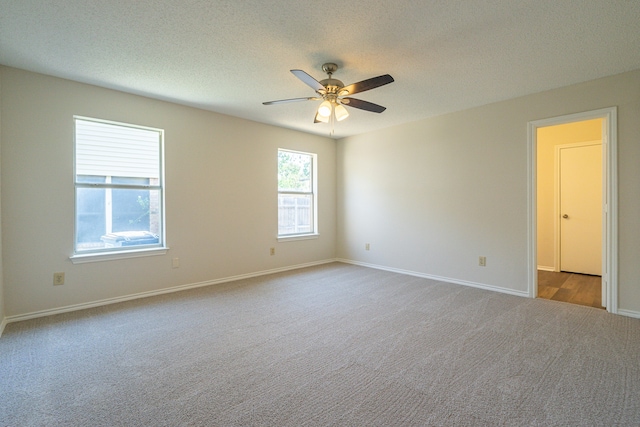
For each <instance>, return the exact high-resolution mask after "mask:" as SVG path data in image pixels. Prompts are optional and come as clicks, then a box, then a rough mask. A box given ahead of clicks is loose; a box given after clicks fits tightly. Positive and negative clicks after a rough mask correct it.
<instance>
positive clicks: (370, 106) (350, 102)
mask: <svg viewBox="0 0 640 427" xmlns="http://www.w3.org/2000/svg"><path fill="white" fill-rule="evenodd" d="M344 101H347V102H344ZM341 102H342V104H344V105H346V106H348V107H353V108H359V109H361V110H365V111H371V112H372V113H382V112H383V111H384V110H386V109H387V107H383V106H382V105H378V104H374V103H373V102H368V101H363V100H362V99H356V98H342V99H341Z"/></svg>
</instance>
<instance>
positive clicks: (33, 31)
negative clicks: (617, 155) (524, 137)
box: [0, 0, 640, 138]
mask: <svg viewBox="0 0 640 427" xmlns="http://www.w3.org/2000/svg"><path fill="white" fill-rule="evenodd" d="M325 62H336V63H337V64H338V65H339V66H340V67H341V68H340V69H339V70H338V71H337V73H336V74H335V75H334V77H335V78H337V79H340V80H342V81H343V82H344V83H345V84H350V83H353V82H356V81H360V80H363V79H367V78H370V77H374V76H378V75H381V74H387V73H388V74H391V75H392V76H393V77H394V78H395V82H394V83H392V84H389V85H386V86H383V87H380V88H377V89H374V90H371V91H368V92H363V93H360V94H358V95H357V96H356V97H357V98H360V99H363V100H366V101H370V102H375V103H377V104H381V105H384V106H386V107H387V110H386V111H385V112H383V113H382V114H375V113H369V112H365V111H361V110H356V109H353V108H351V109H350V110H349V111H350V113H351V117H349V118H348V119H347V120H345V121H343V122H340V123H337V124H336V127H335V134H334V135H333V136H334V137H336V138H339V137H344V136H348V135H354V134H358V133H362V132H367V131H372V130H375V129H380V128H384V127H389V126H393V125H397V124H401V123H405V122H409V121H415V120H419V119H422V118H426V117H431V116H435V115H440V114H444V113H447V112H452V111H458V110H462V109H466V108H470V107H474V106H478V105H483V104H487V103H490V102H495V101H499V100H503V99H509V98H514V97H517V96H521V95H525V94H529V93H535V92H540V91H544V90H547V89H552V88H556V87H561V86H565V85H569V84H572V83H578V82H582V81H586V80H591V79H595V78H598V77H603V76H608V75H612V74H617V73H621V72H625V71H629V70H634V69H639V68H640V1H635V0H582V1H574V0H518V1H513V0H447V1H418V0H396V1H394V2H390V1H388V0H385V1H380V0H370V1H362V0H359V1H356V0H341V1H334V0H325V1H323V2H316V1H313V2H312V1H308V0H278V1H264V0H261V1H256V0H251V1H248V0H247V1H245V0H231V1H230V0H209V1H207V0H136V1H130V0H100V1H97V0H96V1H91V2H89V1H87V0H20V1H16V0H0V64H3V65H8V66H12V67H17V68H22V69H25V70H30V71H35V72H40V73H44V74H50V75H53V76H58V77H63V78H67V79H71V80H76V81H80V82H86V83H91V84H95V85H98V86H104V87H108V88H114V89H118V90H122V91H126V92H131V93H136V94H141V95H145V96H149V97H153V98H158V99H163V100H169V101H173V102H177V103H180V104H185V105H191V106H195V107H200V108H203V109H207V110H211V111H216V112H220V113H224V114H230V115H233V116H238V117H243V118H246V119H250V120H255V121H258V122H263V123H269V124H273V125H276V126H282V127H287V128H292V129H297V130H301V131H304V132H310V133H316V134H320V135H325V136H327V135H328V134H329V126H328V125H326V124H313V116H314V111H315V109H316V107H317V105H318V103H317V102H311V101H307V102H302V103H291V104H281V105H272V106H264V105H262V102H263V101H270V100H276V99H283V98H296V97H306V96H313V95H314V93H313V90H312V89H311V88H309V87H308V86H305V85H304V84H303V83H302V82H301V81H299V80H298V79H297V78H296V77H295V76H293V75H292V74H291V73H290V72H289V70H290V69H294V68H298V69H302V70H305V71H306V72H307V73H309V74H311V75H312V76H314V77H315V78H316V79H318V80H321V79H323V78H325V77H326V76H325V75H324V74H323V72H322V71H321V66H322V64H323V63H325Z"/></svg>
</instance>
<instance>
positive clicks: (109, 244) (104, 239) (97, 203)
mask: <svg viewBox="0 0 640 427" xmlns="http://www.w3.org/2000/svg"><path fill="white" fill-rule="evenodd" d="M74 121H75V151H74V160H75V162H74V165H75V192H76V209H75V212H76V218H75V220H76V227H75V252H76V254H82V253H91V252H114V251H123V250H133V249H138V250H139V249H145V248H157V247H163V246H164V222H163V219H164V212H163V210H164V203H163V195H164V191H163V158H162V155H163V136H164V132H163V130H161V129H153V128H147V127H142V126H135V125H130V124H124V123H114V122H108V121H103V120H98V119H91V118H86V117H75V118H74Z"/></svg>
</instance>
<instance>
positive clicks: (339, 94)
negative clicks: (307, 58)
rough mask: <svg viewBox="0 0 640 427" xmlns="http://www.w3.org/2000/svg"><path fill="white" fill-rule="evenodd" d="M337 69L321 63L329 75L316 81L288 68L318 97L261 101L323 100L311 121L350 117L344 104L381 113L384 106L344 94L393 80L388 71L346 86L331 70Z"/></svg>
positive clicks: (364, 89) (300, 71)
mask: <svg viewBox="0 0 640 427" xmlns="http://www.w3.org/2000/svg"><path fill="white" fill-rule="evenodd" d="M337 69H338V65H337V64H334V63H333V62H327V63H326V64H324V65H322V71H324V72H325V73H327V75H328V78H326V79H324V80H321V81H317V80H316V79H314V78H313V77H311V76H310V75H309V74H307V73H305V72H304V71H302V70H291V73H293V75H294V76H296V77H297V78H299V79H300V80H301V81H302V82H303V83H305V84H306V85H307V86H309V87H311V88H312V89H313V90H314V91H315V92H316V93H317V94H318V95H319V97H307V98H292V99H281V100H278V101H268V102H263V104H264V105H274V104H283V103H287V102H298V101H320V100H322V103H321V104H320V106H319V107H318V110H317V111H316V115H315V118H314V120H313V122H314V123H329V122H331V123H333V122H334V120H335V121H339V122H340V121H342V120H344V119H346V118H347V117H349V112H348V111H347V109H346V108H345V107H344V106H345V105H347V106H349V107H353V108H358V109H360V110H365V111H370V112H373V113H382V112H383V111H384V110H385V109H386V108H385V107H383V106H381V105H377V104H374V103H372V102H368V101H363V100H361V99H356V98H348V97H347V95H353V94H356V93H360V92H364V91H366V90H371V89H375V88H377V87H380V86H383V85H386V84H389V83H392V82H393V77H391V76H390V75H389V74H384V75H382V76H378V77H373V78H370V79H367V80H363V81H361V82H357V83H353V84H350V85H349V86H345V85H344V83H342V82H341V81H340V80H338V79H334V78H333V77H332V76H333V73H334V72H336V70H337Z"/></svg>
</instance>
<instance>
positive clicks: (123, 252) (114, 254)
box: [69, 115, 169, 264]
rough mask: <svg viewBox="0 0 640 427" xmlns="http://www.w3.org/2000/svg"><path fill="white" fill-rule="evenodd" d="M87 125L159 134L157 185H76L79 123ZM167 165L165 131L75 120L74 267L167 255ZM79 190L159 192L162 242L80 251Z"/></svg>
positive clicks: (102, 120)
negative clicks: (80, 264) (92, 123)
mask: <svg viewBox="0 0 640 427" xmlns="http://www.w3.org/2000/svg"><path fill="white" fill-rule="evenodd" d="M78 120H81V121H87V122H95V123H103V124H108V125H114V126H120V127H128V128H132V129H141V130H147V131H152V132H157V133H158V139H159V144H158V145H159V146H158V156H159V158H158V163H159V164H158V167H159V177H158V184H157V185H156V184H153V185H151V184H146V185H145V184H142V185H135V184H112V183H82V182H78V181H77V173H76V170H77V169H76V168H77V164H76V163H77V153H76V149H77V142H76V137H77V126H76V124H77V121H78ZM164 175H165V163H164V129H159V128H154V127H149V126H141V125H135V124H131V123H123V122H117V121H112V120H104V119H97V118H94V117H86V116H79V115H74V116H73V177H72V179H73V186H74V217H73V219H74V226H73V252H72V255H71V256H70V257H69V259H70V260H71V262H72V263H74V264H78V263H86V262H94V261H109V260H114V259H124V258H137V257H145V256H154V255H164V254H166V252H167V250H168V249H169V247H168V246H167V244H166V242H167V235H166V206H165V182H164V180H165V177H164ZM79 188H104V189H145V190H158V193H159V198H160V200H159V209H160V225H159V229H160V236H159V237H160V239H159V242H158V243H156V244H151V245H140V246H128V247H125V248H124V249H118V248H100V249H92V250H85V251H78V250H77V243H78V241H77V239H78V203H77V191H78V189H79Z"/></svg>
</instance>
